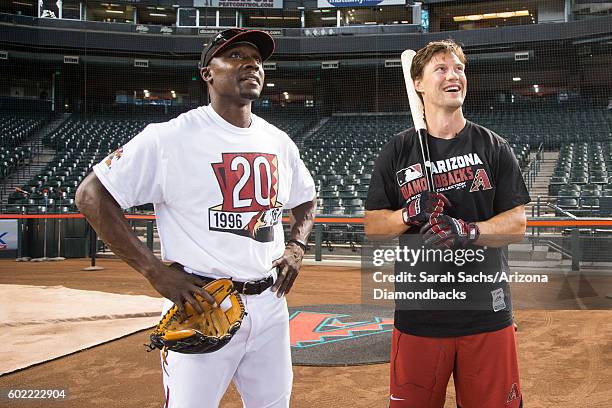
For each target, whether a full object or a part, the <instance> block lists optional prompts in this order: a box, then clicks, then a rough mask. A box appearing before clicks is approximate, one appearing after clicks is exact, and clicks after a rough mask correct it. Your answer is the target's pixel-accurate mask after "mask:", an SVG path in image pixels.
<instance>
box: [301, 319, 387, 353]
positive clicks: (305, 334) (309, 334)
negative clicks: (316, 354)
mask: <svg viewBox="0 0 612 408" xmlns="http://www.w3.org/2000/svg"><path fill="white" fill-rule="evenodd" d="M350 317H351V316H350V315H347V314H336V313H318V312H307V311H303V310H298V311H296V312H295V313H293V314H292V315H291V316H290V317H289V328H290V337H291V346H292V347H295V348H305V347H312V346H319V345H322V344H327V343H331V342H338V341H345V340H350V339H355V338H358V337H364V336H371V335H375V334H380V333H385V332H390V331H391V330H392V329H393V319H384V318H381V317H373V318H371V319H368V320H365V321H351V320H350Z"/></svg>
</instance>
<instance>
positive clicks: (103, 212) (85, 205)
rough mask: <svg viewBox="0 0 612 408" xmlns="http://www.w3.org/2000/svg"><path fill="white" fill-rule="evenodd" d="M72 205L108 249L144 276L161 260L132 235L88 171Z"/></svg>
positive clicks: (118, 211)
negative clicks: (77, 209)
mask: <svg viewBox="0 0 612 408" xmlns="http://www.w3.org/2000/svg"><path fill="white" fill-rule="evenodd" d="M76 205H77V207H78V208H79V211H81V213H83V215H85V218H87V221H88V222H89V224H90V225H91V226H92V227H93V229H94V230H95V231H96V232H97V233H98V236H99V237H100V239H102V240H103V241H104V242H105V243H106V244H107V245H108V246H109V247H110V249H111V250H112V251H113V252H114V253H115V254H116V255H117V256H118V257H119V258H121V259H122V260H124V261H125V262H126V263H127V264H128V265H130V266H131V267H132V268H134V269H136V270H137V271H138V272H140V273H141V274H143V275H144V276H145V277H148V276H150V275H151V273H153V272H154V270H155V269H156V268H157V267H159V266H163V263H162V262H161V261H160V260H159V259H157V257H156V256H155V255H154V254H153V252H151V250H149V248H147V246H146V245H145V244H144V243H143V242H142V241H140V239H138V237H136V235H134V233H133V231H132V228H131V227H130V225H129V224H128V222H127V220H126V219H125V217H124V215H123V211H121V208H120V207H119V205H118V204H117V202H116V201H115V199H114V198H113V197H112V196H111V195H110V194H109V193H108V191H107V190H106V188H104V186H103V185H102V183H101V182H100V180H98V178H97V177H96V175H95V174H94V173H93V172H92V173H90V174H89V175H88V176H87V177H86V178H85V180H83V182H82V183H81V185H80V186H79V188H78V190H77V192H76Z"/></svg>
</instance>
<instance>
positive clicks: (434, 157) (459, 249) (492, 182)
mask: <svg viewBox="0 0 612 408" xmlns="http://www.w3.org/2000/svg"><path fill="white" fill-rule="evenodd" d="M465 63H466V59H465V56H464V54H463V51H462V50H461V48H460V47H459V46H458V45H457V44H455V43H454V42H452V41H436V42H432V43H430V44H428V45H427V46H426V47H424V48H423V49H421V50H419V51H418V52H417V54H416V56H415V57H414V60H413V64H412V68H411V76H412V79H413V81H414V85H415V89H416V91H417V92H418V93H419V96H420V97H421V99H422V101H423V104H424V107H425V118H426V122H427V132H428V136H427V143H428V145H429V151H430V155H431V164H430V166H429V168H430V170H431V172H432V174H433V181H434V187H435V191H436V193H433V192H427V191H426V190H427V181H426V177H425V174H424V171H425V168H424V167H423V166H425V163H422V161H423V160H422V155H421V150H420V147H419V142H418V136H417V134H416V132H415V130H414V128H411V129H408V130H406V131H404V132H401V133H400V134H398V135H397V136H395V137H394V138H393V139H392V140H391V141H389V143H387V145H386V146H385V147H384V148H383V150H382V151H381V153H380V155H379V157H378V159H377V161H376V165H375V168H374V173H373V175H372V179H371V182H370V189H369V192H368V198H367V201H366V213H365V221H364V222H365V231H366V234H367V235H368V236H369V237H376V238H379V239H380V238H394V237H397V236H399V237H400V245H406V246H411V245H412V246H413V244H414V242H415V240H419V242H421V243H424V244H422V245H423V246H422V249H423V250H426V249H437V250H439V251H443V252H444V251H452V252H454V253H455V255H460V254H463V253H465V252H466V251H468V250H472V251H475V252H478V251H480V254H481V255H482V257H481V259H480V262H476V261H473V260H472V261H469V262H467V263H462V264H456V263H448V262H443V261H434V262H429V261H427V260H423V259H420V261H419V262H417V263H415V264H412V265H407V264H404V263H400V262H396V265H395V269H396V274H398V273H399V272H404V271H405V270H407V269H409V270H412V271H426V272H425V276H432V275H436V274H437V275H442V274H449V275H453V276H455V278H453V279H456V278H457V276H458V275H459V273H462V274H464V275H467V276H479V275H480V276H481V275H482V274H481V272H483V269H484V273H485V274H486V273H492V272H493V271H498V272H501V273H506V274H507V273H508V262H507V258H506V255H505V252H504V251H503V248H504V247H505V246H506V245H508V244H509V243H512V242H518V241H520V240H522V239H523V237H524V234H525V228H526V217H525V209H524V205H525V204H526V203H528V202H529V201H530V198H529V194H528V192H527V189H526V187H525V183H524V181H523V178H522V176H521V172H520V169H519V165H518V162H517V160H516V158H515V157H514V155H513V153H512V149H511V148H510V146H509V145H508V143H507V142H506V141H505V140H504V139H502V138H501V137H500V136H498V135H496V134H495V133H493V132H492V131H490V130H488V129H486V128H484V127H482V126H479V125H477V124H475V123H472V122H470V121H467V120H466V119H465V118H464V116H463V112H462V105H463V101H464V98H465V95H466V90H467V80H466V76H465V71H464V69H465ZM445 259H446V258H445ZM444 271H446V273H444ZM417 275H418V273H417ZM487 276H488V275H487ZM473 282H474V280H470V279H467V281H461V280H459V279H456V280H455V281H454V282H453V281H452V280H451V281H450V282H448V281H447V282H446V283H445V284H441V286H437V287H436V288H437V289H440V288H443V289H444V290H445V291H446V290H450V289H454V290H459V291H463V292H464V293H466V297H467V300H465V299H464V301H461V300H459V301H458V300H454V301H450V302H448V303H444V302H436V301H429V302H426V303H419V304H417V305H415V304H414V303H411V302H407V303H402V302H401V301H396V310H395V328H394V331H393V345H392V352H391V381H390V406H391V407H410V408H412V407H414V408H430V407H431V408H442V407H443V406H444V400H445V395H446V387H447V384H448V380H449V378H450V375H451V373H452V374H453V378H454V382H455V389H456V394H457V406H458V407H460V408H497V407H504V408H506V407H508V408H520V407H522V395H521V391H520V384H519V373H518V363H517V354H516V343H515V337H514V328H513V325H512V306H511V299H510V291H509V288H508V285H507V282H505V281H500V280H497V281H486V282H485V283H479V284H475V283H473ZM402 290H410V288H409V287H408V286H406V284H396V291H402ZM443 293H450V292H443ZM449 305H450V306H449Z"/></svg>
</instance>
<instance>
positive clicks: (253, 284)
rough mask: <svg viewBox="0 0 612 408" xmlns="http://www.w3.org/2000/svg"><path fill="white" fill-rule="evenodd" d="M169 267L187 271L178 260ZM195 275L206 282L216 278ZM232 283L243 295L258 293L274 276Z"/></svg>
mask: <svg viewBox="0 0 612 408" xmlns="http://www.w3.org/2000/svg"><path fill="white" fill-rule="evenodd" d="M170 267H171V268H177V269H179V270H181V271H183V272H187V271H185V268H184V267H183V265H181V264H180V263H178V262H173V263H172V264H171V265H170ZM187 273H189V272H187ZM195 275H196V276H197V277H198V278H200V279H202V280H203V281H204V282H206V283H210V282H212V281H214V280H216V279H215V278H209V277H207V276H202V275H197V274H195ZM232 283H233V284H234V287H235V288H236V291H237V292H238V293H242V294H243V295H259V294H260V293H261V292H263V291H264V290H266V289H268V288H269V287H270V286H272V284H273V283H274V278H272V276H268V277H267V278H265V279H261V280H258V281H247V282H240V281H235V280H232Z"/></svg>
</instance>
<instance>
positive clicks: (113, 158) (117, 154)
mask: <svg viewBox="0 0 612 408" xmlns="http://www.w3.org/2000/svg"><path fill="white" fill-rule="evenodd" d="M122 155H123V147H120V148H118V149H117V150H115V151H114V152H112V153H111V154H109V155H108V156H107V157H106V159H105V160H104V164H106V166H107V167H108V168H109V169H110V168H111V166H112V165H113V161H117V160H119V159H120V158H121V156H122Z"/></svg>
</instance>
